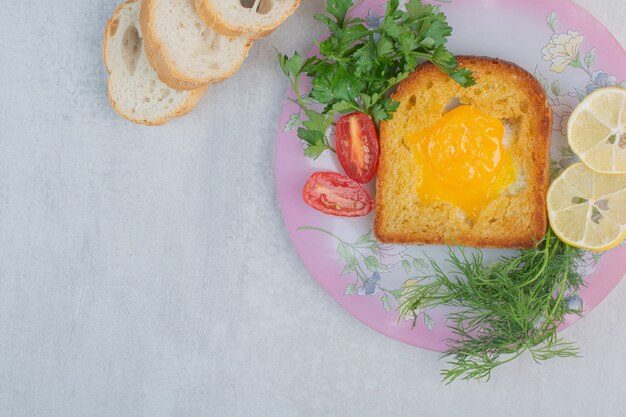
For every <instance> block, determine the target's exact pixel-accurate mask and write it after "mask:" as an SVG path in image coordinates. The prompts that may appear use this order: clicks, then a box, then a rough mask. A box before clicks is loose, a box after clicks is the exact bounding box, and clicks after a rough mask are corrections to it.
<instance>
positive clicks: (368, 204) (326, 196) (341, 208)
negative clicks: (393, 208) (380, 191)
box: [302, 172, 374, 217]
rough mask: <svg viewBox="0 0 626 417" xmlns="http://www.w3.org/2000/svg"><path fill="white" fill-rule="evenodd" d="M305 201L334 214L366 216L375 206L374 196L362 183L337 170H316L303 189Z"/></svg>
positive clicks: (324, 211)
mask: <svg viewBox="0 0 626 417" xmlns="http://www.w3.org/2000/svg"><path fill="white" fill-rule="evenodd" d="M302 198H304V202H305V203H307V204H308V205H309V206H311V207H313V208H314V209H316V210H319V211H321V212H322V213H326V214H332V215H333V216H343V217H359V216H365V215H366V214H368V213H369V212H371V211H372V209H373V208H374V202H373V201H372V197H370V195H369V193H368V192H367V190H366V189H365V188H363V186H362V185H361V184H359V183H358V182H356V181H353V180H351V179H350V178H348V177H346V176H345V175H341V174H339V173H337V172H316V173H314V174H313V175H311V178H309V180H308V181H307V182H306V184H305V185H304V190H302Z"/></svg>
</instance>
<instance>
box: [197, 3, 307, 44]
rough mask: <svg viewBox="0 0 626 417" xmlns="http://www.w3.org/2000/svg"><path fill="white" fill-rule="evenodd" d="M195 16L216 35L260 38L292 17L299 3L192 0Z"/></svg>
mask: <svg viewBox="0 0 626 417" xmlns="http://www.w3.org/2000/svg"><path fill="white" fill-rule="evenodd" d="M195 3H196V9H197V10H198V14H199V15H200V16H202V18H203V19H204V21H205V22H206V23H207V25H209V26H210V27H212V28H213V29H215V30H216V31H217V32H219V33H222V34H224V35H228V36H249V37H251V38H255V39H258V38H262V37H264V36H267V35H269V34H270V33H272V32H273V31H274V29H276V28H277V27H278V26H280V24H281V23H283V22H284V21H285V19H287V18H288V17H289V16H291V15H292V14H293V12H295V11H296V9H297V8H298V5H299V4H300V0H195Z"/></svg>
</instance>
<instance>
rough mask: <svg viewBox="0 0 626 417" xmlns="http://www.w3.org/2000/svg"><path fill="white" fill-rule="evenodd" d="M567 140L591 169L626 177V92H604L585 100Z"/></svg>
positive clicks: (570, 125)
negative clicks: (625, 175)
mask: <svg viewBox="0 0 626 417" xmlns="http://www.w3.org/2000/svg"><path fill="white" fill-rule="evenodd" d="M567 137H568V141H569V145H570V147H571V148H572V150H573V151H574V153H576V155H578V157H579V158H580V160H581V161H582V162H584V163H585V165H587V166H588V167H589V168H591V169H593V170H594V171H597V172H602V173H607V174H608V173H611V174H616V173H620V174H626V89H623V88H619V87H607V88H601V89H599V90H597V91H595V92H593V93H591V94H590V95H588V96H587V97H585V99H584V100H583V101H582V102H581V103H580V104H579V105H578V107H576V109H574V111H573V112H572V115H571V116H570V119H569V121H568V123H567Z"/></svg>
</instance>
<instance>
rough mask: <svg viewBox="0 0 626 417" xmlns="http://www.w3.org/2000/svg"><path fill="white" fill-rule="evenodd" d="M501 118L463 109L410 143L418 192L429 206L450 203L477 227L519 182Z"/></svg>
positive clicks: (450, 112) (473, 109)
mask: <svg viewBox="0 0 626 417" xmlns="http://www.w3.org/2000/svg"><path fill="white" fill-rule="evenodd" d="M503 137H504V125H503V123H502V121H500V119H496V118H493V117H490V116H488V115H486V114H485V113H483V112H481V111H480V110H478V109H476V108H474V107H472V106H468V105H462V106H459V107H456V108H454V109H453V110H451V111H449V112H448V113H446V114H445V115H444V116H443V117H441V119H439V120H438V121H437V122H435V123H434V124H433V125H432V126H430V127H429V128H427V129H424V130H422V131H421V132H418V133H415V134H412V135H410V136H409V137H408V138H407V142H408V145H409V146H410V147H411V148H412V149H413V154H414V157H415V161H416V163H417V165H418V167H419V172H418V177H419V178H418V185H417V193H418V195H419V197H420V199H421V200H422V201H423V202H424V203H426V204H433V203H437V202H448V203H450V204H453V205H454V206H457V207H459V208H461V209H462V210H463V211H464V212H465V214H466V215H467V217H468V218H469V219H470V220H471V221H472V222H475V221H476V220H477V219H478V216H479V214H480V212H481V211H482V210H483V209H484V208H485V207H486V206H487V205H488V204H489V202H491V201H492V200H494V199H495V198H496V197H498V196H499V195H500V194H501V193H502V192H503V191H504V190H505V189H506V188H508V187H509V186H510V185H511V184H512V183H513V182H514V181H515V167H514V165H513V160H512V158H511V155H510V154H509V152H508V151H507V150H506V149H505V148H504V146H503V144H502V139H503Z"/></svg>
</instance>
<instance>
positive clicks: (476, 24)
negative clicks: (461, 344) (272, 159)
mask: <svg viewBox="0 0 626 417" xmlns="http://www.w3.org/2000/svg"><path fill="white" fill-rule="evenodd" d="M437 4H440V6H441V7H442V9H443V10H444V11H445V13H446V14H447V16H448V20H449V22H450V24H451V26H452V27H453V28H454V33H453V35H452V37H451V40H450V43H449V48H450V50H451V51H453V52H454V53H457V54H467V55H486V56H492V57H498V58H502V59H506V60H509V61H512V62H515V63H517V64H518V65H520V66H522V67H524V68H526V69H527V70H528V71H530V72H531V73H534V74H535V76H536V77H537V79H539V80H540V81H541V83H542V84H543V85H544V88H545V89H546V91H547V92H548V95H549V97H550V102H551V104H552V106H553V109H554V135H553V147H552V159H553V169H555V170H558V169H562V168H564V167H566V166H568V165H570V164H571V163H572V162H573V161H574V157H573V155H572V153H571V151H570V150H569V148H568V147H567V146H566V139H565V137H564V134H565V126H566V123H567V118H568V116H569V114H570V113H571V111H572V108H573V107H575V105H576V104H577V103H578V102H579V101H580V100H581V99H582V98H583V97H584V96H586V95H587V94H589V93H590V92H592V91H594V90H595V89H597V88H600V87H604V86H609V85H622V86H624V81H623V80H624V79H625V78H626V54H625V53H624V50H623V48H622V47H621V46H620V44H619V43H618V42H617V40H615V38H613V36H611V34H610V33H609V31H608V30H607V29H606V28H604V27H603V26H602V25H601V24H600V23H599V22H598V21H597V20H596V19H594V18H593V17H592V16H590V15H589V14H588V13H587V12H586V11H585V10H583V9H582V8H580V7H578V6H577V5H575V4H573V3H571V2H570V1H568V0H552V1H549V2H548V1H545V0H525V1H519V0H445V1H444V0H441V1H439V2H437ZM385 6H386V1H384V0H365V1H363V2H361V3H360V4H359V5H358V6H356V7H355V8H354V9H353V10H352V11H351V12H350V13H351V15H352V16H358V17H362V18H364V19H366V20H367V24H368V25H370V26H373V25H377V24H378V22H379V19H380V15H382V14H384V10H385ZM311 18H313V17H312V16H311ZM311 42H313V39H311ZM313 53H314V52H313ZM301 89H302V91H303V92H307V91H309V90H310V82H309V80H305V81H303V82H302V86H301ZM290 98H291V99H293V98H294V96H293V92H291V93H290V94H289V97H288V98H287V99H286V100H285V102H284V104H283V111H282V115H281V118H280V125H279V134H278V137H277V140H276V183H277V188H278V194H279V197H280V205H281V208H282V211H283V216H284V218H285V223H286V224H287V228H288V230H289V234H290V235H291V238H292V240H293V242H294V244H295V246H296V248H297V250H298V253H299V254H300V257H301V258H302V260H303V261H304V263H305V265H306V266H307V268H308V269H309V271H310V272H311V274H313V277H315V279H316V280H317V281H318V282H319V283H320V284H321V286H322V287H323V288H324V289H325V290H326V291H327V292H328V293H329V294H330V295H331V296H332V297H333V298H334V299H335V300H336V301H337V302H338V303H339V304H341V305H342V306H343V307H344V308H345V309H346V310H348V311H349V312H350V313H351V314H352V315H353V316H355V317H356V318H358V319H359V320H361V321H362V322H363V323H365V324H367V325H368V326H370V327H372V328H373V329H375V330H377V331H379V332H381V333H383V334H385V335H387V336H390V337H393V338H394V339H397V340H400V341H403V342H406V343H409V344H412V345H415V346H419V347H422V348H426V349H432V350H436V351H443V350H446V344H445V340H446V339H447V338H450V337H451V336H452V333H451V331H450V329H449V328H448V327H447V326H446V321H445V314H446V311H444V310H443V309H435V310H431V311H422V312H420V313H419V314H418V316H417V321H416V323H417V325H416V326H415V328H413V329H412V328H411V325H412V323H413V319H414V318H412V317H406V318H403V319H401V320H398V315H397V312H396V307H397V301H398V298H401V297H402V288H403V284H405V283H406V282H407V281H409V282H410V280H411V279H412V278H413V277H416V276H419V275H421V274H423V273H424V272H425V271H427V270H428V269H429V266H428V264H427V262H426V259H427V256H430V257H432V258H434V259H437V260H442V259H444V256H445V254H446V248H445V247H440V246H419V247H418V246H399V245H383V244H380V243H378V242H376V240H375V239H374V237H373V236H372V233H371V228H372V221H373V215H370V216H366V217H362V218H356V219H348V218H339V217H333V216H327V215H324V214H321V213H319V212H317V211H315V210H313V209H312V208H310V207H308V206H307V205H306V204H305V203H304V202H303V201H302V195H301V193H302V187H303V186H304V183H305V182H306V180H307V179H308V178H309V176H310V175H311V174H312V173H313V172H315V171H320V170H331V171H338V172H343V171H342V169H341V166H340V165H339V163H338V161H337V159H336V157H335V156H334V154H332V155H331V153H330V152H328V151H327V152H325V153H324V154H322V156H321V157H320V158H318V159H317V160H311V159H308V158H306V157H305V156H304V154H303V145H302V143H301V141H300V139H298V137H297V136H296V129H297V128H298V126H299V123H300V121H301V113H300V109H299V107H298V106H297V105H296V104H294V103H293V102H291V101H290V100H289V99H290ZM370 187H371V185H370ZM370 191H372V192H373V189H372V188H370ZM484 253H485V258H486V259H487V260H488V261H489V260H493V259H496V258H497V257H499V256H501V255H504V254H510V253H511V252H510V251H504V250H486V251H484ZM624 259H626V242H625V243H624V244H622V245H621V246H618V247H617V248H615V249H613V250H611V251H609V252H606V253H604V254H602V255H601V256H599V255H592V254H589V255H588V261H589V262H588V265H586V267H585V270H584V274H585V276H586V279H585V280H586V283H587V286H586V287H584V288H582V289H581V290H580V292H579V293H577V294H570V295H569V296H568V298H567V302H568V303H571V304H572V305H574V306H582V307H583V310H584V312H585V313H588V312H589V311H591V310H592V309H593V308H594V307H595V306H596V305H598V304H599V303H600V302H601V301H602V300H603V299H604V297H606V296H607V295H608V294H609V293H610V292H611V291H612V290H613V288H615V286H616V285H617V283H618V282H619V281H620V279H621V278H622V277H623V276H624V274H626V262H625V261H624ZM577 319H578V317H577V316H572V317H569V318H568V319H567V321H566V323H564V325H563V328H564V327H567V326H569V325H571V324H572V323H574V322H575V321H576V320H577Z"/></svg>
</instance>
